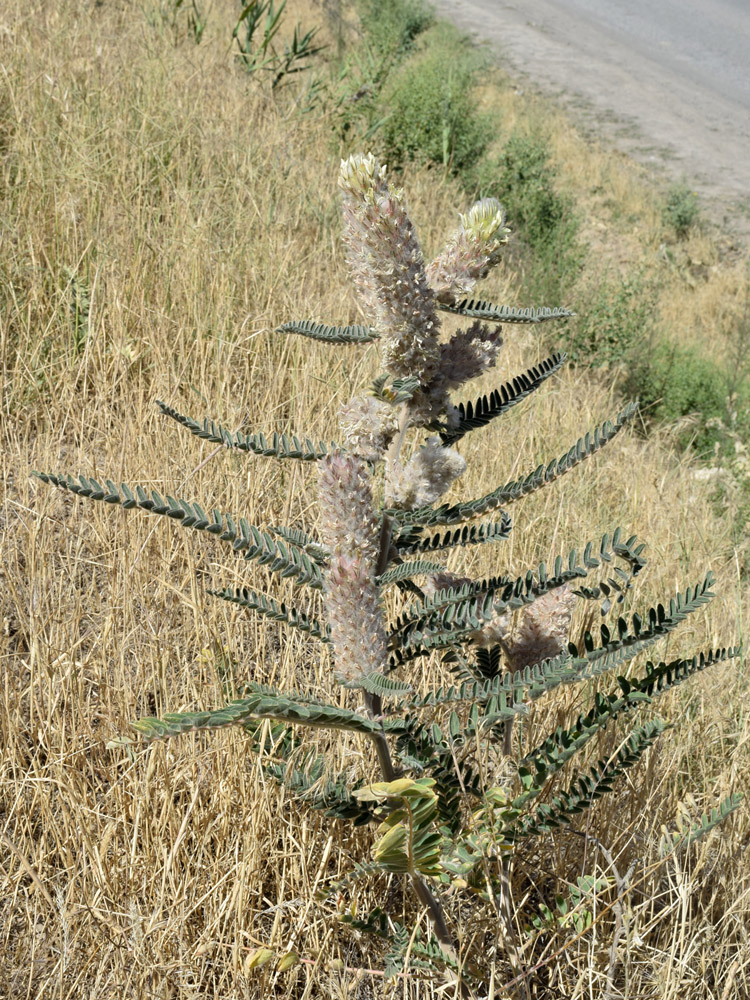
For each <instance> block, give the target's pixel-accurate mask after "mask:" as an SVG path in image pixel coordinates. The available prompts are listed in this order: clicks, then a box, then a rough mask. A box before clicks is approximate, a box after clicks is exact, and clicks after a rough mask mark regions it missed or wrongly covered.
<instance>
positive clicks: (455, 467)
mask: <svg viewBox="0 0 750 1000" xmlns="http://www.w3.org/2000/svg"><path fill="white" fill-rule="evenodd" d="M465 470H466V460H465V459H463V458H462V457H461V456H460V455H459V454H458V452H457V451H455V450H454V449H453V448H444V447H443V446H442V445H441V444H440V439H439V438H437V437H430V438H428V439H427V441H426V443H425V444H424V445H422V447H421V448H420V449H419V451H418V452H416V453H415V454H414V455H412V457H411V458H410V459H409V461H408V462H407V463H406V465H402V464H401V463H400V462H396V463H394V465H393V467H392V469H391V470H390V475H389V478H388V481H387V483H386V502H387V503H388V505H389V506H390V507H396V508H401V509H403V510H414V509H415V508H417V507H428V506H430V505H431V504H433V503H435V501H436V500H437V499H438V498H439V497H441V496H442V495H443V494H444V493H445V492H447V490H448V489H449V488H450V486H451V484H452V483H453V481H454V480H455V479H458V477H459V476H461V475H463V473H464V472H465Z"/></svg>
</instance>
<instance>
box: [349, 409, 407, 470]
mask: <svg viewBox="0 0 750 1000" xmlns="http://www.w3.org/2000/svg"><path fill="white" fill-rule="evenodd" d="M339 424H340V425H341V429H342V430H343V432H344V440H345V442H346V445H347V447H348V448H349V450H350V451H351V452H353V454H355V455H358V456H359V457H360V458H362V459H364V460H365V461H366V462H376V461H377V460H378V459H379V458H382V457H383V455H384V453H385V452H386V450H387V449H388V445H389V444H390V443H391V440H392V439H393V437H394V436H395V435H396V434H397V433H398V415H397V413H396V411H395V410H394V408H393V406H391V405H390V404H388V403H385V402H383V400H382V399H375V398H374V397H372V396H357V397H355V398H354V399H352V400H350V401H349V402H348V403H345V404H344V405H343V406H342V407H341V409H340V410H339Z"/></svg>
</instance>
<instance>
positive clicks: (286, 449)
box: [156, 400, 336, 462]
mask: <svg viewBox="0 0 750 1000" xmlns="http://www.w3.org/2000/svg"><path fill="white" fill-rule="evenodd" d="M156 405H157V406H158V407H159V409H160V410H161V412H162V413H163V414H164V415H165V416H167V417H171V418H172V420H176V421H177V423H178V424H180V425H181V426H182V427H185V428H187V430H189V431H190V433H191V434H194V435H195V436H196V437H198V438H201V440H203V441H210V442H212V443H214V444H223V445H224V446H225V447H227V448H235V449H236V450H238V451H247V452H251V453H252V454H253V455H265V456H267V457H272V458H296V459H299V460H300V461H302V462H317V460H318V459H319V458H323V457H324V456H325V455H327V454H328V453H329V450H334V449H335V448H336V445H334V444H331V445H330V446H329V445H326V444H324V443H323V442H322V441H319V442H318V443H317V444H316V443H315V442H314V441H311V440H310V438H305V439H304V441H301V440H300V439H299V438H298V437H297V435H296V434H292V435H287V434H278V433H277V432H276V431H274V433H273V434H271V436H270V437H266V435H265V434H263V433H260V432H259V433H257V434H243V432H242V431H228V430H227V429H226V428H225V427H222V426H221V424H217V423H216V421H214V420H209V419H208V417H206V419H205V420H204V421H203V423H202V424H201V423H199V422H198V421H197V420H193V418H192V417H186V416H185V415H184V414H182V413H178V411H177V410H175V409H173V408H172V407H171V406H167V404H166V403H162V402H161V401H160V400H157V401H156Z"/></svg>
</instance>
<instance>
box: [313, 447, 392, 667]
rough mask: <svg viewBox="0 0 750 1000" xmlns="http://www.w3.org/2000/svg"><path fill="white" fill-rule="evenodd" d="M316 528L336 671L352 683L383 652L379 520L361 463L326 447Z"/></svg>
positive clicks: (382, 658) (378, 663) (382, 660)
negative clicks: (324, 561)
mask: <svg viewBox="0 0 750 1000" xmlns="http://www.w3.org/2000/svg"><path fill="white" fill-rule="evenodd" d="M318 469H319V499H320V530H321V538H322V541H323V544H324V545H325V546H326V548H328V549H329V550H330V553H331V555H330V561H329V565H328V569H327V572H326V574H325V602H326V610H327V612H328V621H329V624H330V626H331V640H332V643H333V651H334V659H335V664H336V668H335V669H336V675H337V677H338V679H339V680H340V681H341V682H342V683H344V684H352V685H356V683H357V681H358V680H359V679H361V678H362V677H363V676H365V675H367V674H370V673H372V672H373V671H378V670H382V669H383V668H384V666H385V665H386V662H387V658H388V638H387V634H386V628H385V621H384V618H383V609H382V606H381V602H380V590H379V588H378V585H377V583H376V580H375V574H376V570H377V561H378V553H379V538H380V521H379V519H378V517H377V515H376V514H375V510H374V507H373V498H372V491H371V488H370V482H369V478H368V475H367V468H366V466H365V464H364V463H363V462H362V461H361V460H360V459H359V458H357V457H356V456H354V455H348V454H345V453H343V452H340V451H335V452H332V453H331V454H330V455H327V456H326V457H325V458H323V459H321V460H320V462H319V463H318Z"/></svg>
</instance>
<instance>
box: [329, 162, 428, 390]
mask: <svg viewBox="0 0 750 1000" xmlns="http://www.w3.org/2000/svg"><path fill="white" fill-rule="evenodd" d="M339 184H340V186H341V188H342V190H343V192H344V232H343V236H344V242H345V244H346V248H347V260H348V262H349V267H350V269H351V273H352V278H353V279H354V283H355V285H356V286H357V289H358V291H359V293H360V295H361V297H362V301H363V305H364V306H365V308H366V310H367V311H368V313H369V314H370V317H371V320H372V323H373V325H374V327H375V329H376V330H377V332H378V333H379V334H380V337H381V344H382V358H383V364H384V366H385V368H386V370H387V371H388V372H390V373H391V374H392V375H394V376H396V377H397V378H405V377H407V376H415V377H417V378H419V380H420V381H421V382H422V383H424V384H426V383H428V382H429V381H430V380H431V379H432V377H433V376H434V374H435V372H436V370H437V365H438V360H439V356H440V349H439V346H438V332H439V326H440V324H439V321H438V318H437V313H436V309H435V296H434V294H433V292H432V290H431V289H430V287H429V285H428V283H427V276H426V274H425V267H424V260H423V257H422V250H421V248H420V246H419V241H418V240H417V236H416V233H415V232H414V227H413V226H412V224H411V222H410V220H409V216H408V215H407V213H406V207H405V205H404V196H403V193H402V192H401V191H398V190H391V189H390V188H389V187H388V184H387V183H386V180H385V167H382V166H380V164H378V163H377V161H376V160H375V158H374V157H373V156H372V154H368V155H367V156H363V155H362V154H355V155H354V156H350V157H349V159H348V160H343V161H342V163H341V173H340V177H339Z"/></svg>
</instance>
